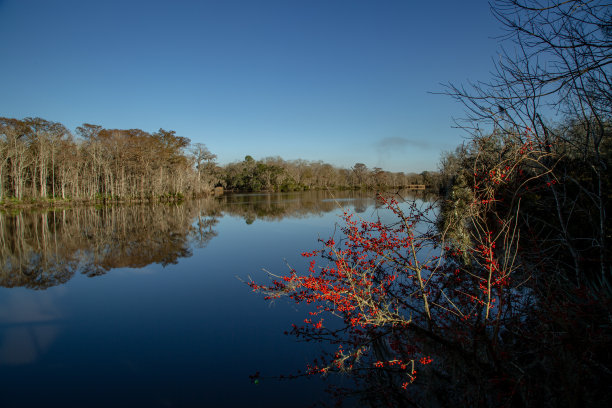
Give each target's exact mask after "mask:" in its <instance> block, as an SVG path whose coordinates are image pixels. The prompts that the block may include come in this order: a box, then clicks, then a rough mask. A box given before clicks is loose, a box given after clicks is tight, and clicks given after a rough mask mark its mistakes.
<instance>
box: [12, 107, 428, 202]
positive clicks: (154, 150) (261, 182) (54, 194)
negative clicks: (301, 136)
mask: <svg viewBox="0 0 612 408" xmlns="http://www.w3.org/2000/svg"><path fill="white" fill-rule="evenodd" d="M216 158H217V157H216V155H215V154H213V153H211V152H210V151H209V150H208V148H207V147H206V146H205V145H204V144H202V143H194V144H192V143H191V141H190V140H189V139H188V138H186V137H182V136H178V135H177V134H176V132H175V131H172V130H164V129H159V131H157V132H153V133H149V132H145V131H143V130H141V129H105V128H103V127H102V126H98V125H92V124H87V123H86V124H83V125H82V126H79V127H77V128H76V132H75V134H73V132H71V131H69V130H68V129H67V128H66V127H65V126H64V125H63V124H61V123H59V122H53V121H49V120H45V119H41V118H25V119H14V118H4V117H0V201H6V200H8V199H11V198H13V199H17V200H24V199H35V200H36V199H38V200H40V199H49V198H61V199H79V200H102V201H106V200H145V199H149V200H151V199H164V198H165V199H177V198H183V197H188V196H198V195H202V194H208V193H210V192H212V191H213V189H214V188H215V187H224V188H226V189H229V190H239V191H298V190H309V189H326V188H390V187H401V186H406V185H411V184H428V185H435V184H436V183H437V182H438V179H437V173H433V172H423V173H421V174H416V173H408V174H405V173H401V172H400V173H392V172H388V171H384V170H383V169H381V168H378V167H375V168H373V169H368V168H367V166H366V165H365V164H363V163H357V164H355V166H353V167H352V168H350V169H345V168H339V167H336V166H333V165H331V164H328V163H323V162H321V161H306V160H290V161H288V160H283V159H281V158H280V157H269V158H265V159H262V160H255V159H253V158H252V157H251V156H246V157H245V159H244V160H243V161H241V162H235V163H230V164H227V165H225V166H220V165H219V164H218V163H217V162H216Z"/></svg>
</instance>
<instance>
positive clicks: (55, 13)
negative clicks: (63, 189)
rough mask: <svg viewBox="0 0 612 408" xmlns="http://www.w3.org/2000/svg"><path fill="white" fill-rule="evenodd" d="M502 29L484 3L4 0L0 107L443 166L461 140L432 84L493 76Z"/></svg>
mask: <svg viewBox="0 0 612 408" xmlns="http://www.w3.org/2000/svg"><path fill="white" fill-rule="evenodd" d="M499 30H500V28H499V25H498V24H497V22H496V21H495V20H494V18H493V17H492V16H491V14H490V11H489V6H488V3H487V1H486V0H466V1H460V0H437V1H431V2H428V1H409V0H403V1H385V0H370V1H360V0H346V1H337V0H278V1H267V0H240V1H238V0H236V1H234V0H219V1H205V0H201V1H195V0H193V1H188V0H174V1H171V0H166V1H162V0H134V1H131V0H119V1H115V0H103V1H93V0H53V1H51V0H0V116H8V117H16V118H20V119H21V118H24V117H27V116H39V117H42V118H45V119H49V120H54V121H58V122H61V123H63V124H65V125H66V126H67V127H68V128H70V129H71V130H74V128H76V127H77V126H79V125H81V124H82V123H93V124H98V125H102V126H104V127H106V128H124V129H125V128H140V129H143V130H145V131H149V132H153V131H156V130H158V129H159V128H164V129H167V130H175V131H176V132H177V134H178V135H180V136H185V137H188V138H189V139H191V141H192V142H194V143H195V142H200V143H204V144H206V146H207V147H208V148H209V149H210V150H211V151H212V152H213V153H215V154H217V155H218V158H219V162H220V163H222V164H223V163H228V162H231V161H235V160H242V159H243V158H244V156H245V155H247V154H250V155H251V156H253V157H255V158H256V159H260V158H263V157H266V156H281V157H283V158H284V159H297V158H302V159H307V160H323V161H325V162H328V163H332V164H335V165H338V166H342V167H350V166H352V165H353V164H355V163H356V162H362V163H365V164H366V165H367V166H368V167H370V168H372V167H375V166H378V167H382V168H384V169H386V170H390V171H419V172H420V171H422V170H436V168H437V163H438V159H439V155H440V152H441V151H442V150H450V149H453V148H454V147H455V146H456V145H458V144H460V143H461V142H462V140H463V137H464V136H465V134H464V133H462V131H460V130H458V129H453V128H452V125H453V121H452V118H453V117H458V116H461V112H462V108H461V106H459V105H458V104H457V103H456V102H454V101H452V100H451V99H450V98H449V97H446V96H441V95H432V94H430V93H428V92H436V91H441V90H442V86H441V85H440V84H441V83H446V82H449V81H450V82H454V83H464V82H466V81H468V80H479V79H480V80H486V79H488V78H489V75H490V74H489V71H490V70H491V67H492V62H491V61H492V59H493V58H494V57H495V55H496V53H497V49H498V41H497V40H496V39H495V38H494V37H495V36H497V35H499V33H500V32H499Z"/></svg>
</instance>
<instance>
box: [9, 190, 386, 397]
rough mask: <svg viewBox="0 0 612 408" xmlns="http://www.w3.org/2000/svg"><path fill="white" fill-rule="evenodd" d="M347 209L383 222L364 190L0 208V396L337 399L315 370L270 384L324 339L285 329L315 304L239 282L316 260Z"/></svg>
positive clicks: (306, 357)
mask: <svg viewBox="0 0 612 408" xmlns="http://www.w3.org/2000/svg"><path fill="white" fill-rule="evenodd" d="M343 208H344V209H348V210H350V211H352V212H356V213H359V214H360V215H361V216H362V217H364V218H368V219H372V218H375V217H377V216H379V215H381V214H382V216H383V218H384V217H387V216H389V214H385V212H384V211H379V204H377V203H376V200H375V198H374V193H366V192H334V193H330V192H304V193H286V194H231V195H224V196H221V197H209V198H205V199H201V200H192V201H187V202H185V203H182V204H180V205H129V206H127V205H126V206H110V207H104V208H95V207H80V208H75V209H60V210H55V211H48V212H41V211H38V212H36V211H31V212H21V213H17V214H8V213H3V214H0V286H1V287H0V381H1V384H2V389H1V392H0V406H2V407H45V406H61V407H135V406H142V407H206V406H211V407H242V406H249V407H259V406H261V407H264V406H265V407H286V406H295V407H302V406H310V405H311V404H313V403H316V402H317V401H327V402H328V403H330V401H331V398H330V397H329V396H328V395H327V394H326V393H325V392H324V389H325V386H326V385H327V382H326V381H323V380H321V379H319V378H312V379H298V380H291V381H281V380H276V379H273V378H270V377H274V376H277V375H279V374H294V373H296V372H297V370H299V369H304V368H305V366H306V364H307V363H309V362H311V361H312V359H313V358H315V357H317V355H318V351H319V350H320V347H321V346H320V345H316V344H310V343H299V342H297V341H296V340H295V339H294V338H293V337H290V336H285V335H283V332H284V331H286V330H290V328H291V323H293V322H296V323H297V322H301V321H302V320H303V319H304V318H305V314H306V312H305V310H299V309H298V308H297V307H296V306H295V305H294V304H292V303H288V302H287V301H285V300H278V301H276V302H275V303H274V304H270V303H269V302H266V301H265V300H263V297H262V296H261V295H259V294H256V293H253V292H252V291H251V289H250V288H249V287H248V286H247V285H246V284H245V283H244V281H245V280H248V279H249V278H252V279H253V280H255V281H258V282H260V283H266V282H267V281H268V278H267V275H266V272H264V271H263V270H262V268H265V269H266V270H268V271H271V272H274V273H278V274H283V273H285V272H286V271H287V268H288V267H287V264H289V265H291V266H293V267H295V268H296V269H298V271H300V270H302V271H304V270H307V267H306V265H307V261H308V260H306V259H302V257H301V256H300V253H301V252H303V251H308V250H312V249H318V248H319V245H318V243H317V239H318V238H319V237H321V238H328V237H330V236H331V235H332V234H333V233H334V230H335V228H336V224H337V223H338V222H340V219H339V217H338V215H339V214H341V213H342V211H343ZM336 234H339V232H338V231H336ZM257 371H259V372H261V376H262V377H263V378H262V379H261V380H260V382H259V383H258V384H254V383H252V382H251V381H250V379H249V375H250V374H254V373H255V372H257ZM331 381H335V382H338V381H339V382H344V383H345V385H349V384H350V379H348V378H340V379H331Z"/></svg>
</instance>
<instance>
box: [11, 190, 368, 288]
mask: <svg viewBox="0 0 612 408" xmlns="http://www.w3.org/2000/svg"><path fill="white" fill-rule="evenodd" d="M374 197H375V194H374V193H373V192H363V191H344V192H334V193H331V192H328V191H311V192H304V193H271V194H228V195H224V196H221V197H208V198H204V199H200V200H191V201H187V202H185V203H183V204H181V205H134V206H108V207H103V208H95V207H82V208H74V209H62V210H57V211H50V212H25V211H24V212H19V213H14V214H7V213H0V286H3V287H9V288H10V287H26V288H30V289H46V288H49V287H52V286H56V285H61V284H63V283H65V282H67V281H69V280H70V279H71V278H72V277H73V276H74V275H75V274H84V275H86V276H89V277H94V276H99V275H103V274H105V273H107V272H109V271H111V270H112V269H116V268H143V267H145V266H147V265H150V264H160V265H162V266H167V265H170V264H176V263H178V261H179V260H180V259H181V258H187V257H190V256H192V254H193V252H192V250H193V248H194V247H196V248H204V247H205V246H206V245H207V244H208V243H209V242H210V241H211V240H212V239H213V238H214V237H216V236H217V234H218V232H217V230H216V229H215V227H216V226H217V224H218V223H219V220H220V219H221V218H222V217H223V216H224V215H231V216H236V217H241V218H243V219H244V220H245V222H246V223H247V224H252V223H253V222H255V221H257V220H263V221H280V220H282V219H284V218H287V217H291V218H305V217H312V216H313V215H314V216H316V215H322V214H324V213H328V212H331V211H335V210H337V209H338V208H339V207H340V206H342V207H352V208H354V209H365V208H367V207H368V206H371V205H375V200H374Z"/></svg>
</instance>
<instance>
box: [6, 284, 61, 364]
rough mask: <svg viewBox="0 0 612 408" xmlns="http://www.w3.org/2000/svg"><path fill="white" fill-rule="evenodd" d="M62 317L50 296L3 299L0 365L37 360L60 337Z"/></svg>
mask: <svg viewBox="0 0 612 408" xmlns="http://www.w3.org/2000/svg"><path fill="white" fill-rule="evenodd" d="M60 318H61V313H60V311H59V309H58V308H57V307H56V306H55V303H54V301H53V298H52V297H51V296H36V295H35V294H33V293H31V292H30V293H29V294H28V293H24V292H22V293H10V294H8V296H7V297H5V298H4V299H2V300H1V301H0V333H1V335H0V364H3V365H22V364H30V363H33V362H35V361H36V360H37V359H38V357H40V356H41V355H43V354H44V353H45V352H46V351H47V349H48V348H49V347H50V346H51V344H52V343H53V340H55V338H56V337H57V335H58V333H59V324H58V322H59V321H60Z"/></svg>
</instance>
